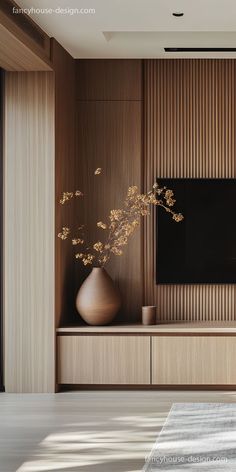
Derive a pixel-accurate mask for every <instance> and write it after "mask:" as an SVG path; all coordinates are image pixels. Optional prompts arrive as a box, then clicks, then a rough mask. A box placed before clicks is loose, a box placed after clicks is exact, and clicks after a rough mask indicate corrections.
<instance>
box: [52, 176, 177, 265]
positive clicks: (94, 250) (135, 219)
mask: <svg viewBox="0 0 236 472" xmlns="http://www.w3.org/2000/svg"><path fill="white" fill-rule="evenodd" d="M101 171H102V169H101V168H100V167H99V168H98V169H96V170H95V172H94V174H95V175H99V174H100V173H101ZM73 196H80V197H81V196H83V193H82V192H81V191H80V190H76V192H75V193H73V192H64V193H63V196H62V199H61V200H60V203H61V204H64V203H65V202H66V201H67V200H70V199H71V198H73ZM175 203H176V200H175V199H174V193H173V191H172V190H170V189H167V188H166V187H160V186H159V184H158V183H157V182H155V183H154V185H153V187H152V190H150V191H149V192H147V193H139V191H138V187H136V186H131V187H129V188H128V192H127V196H126V198H125V201H124V205H123V207H122V208H119V209H112V210H111V211H110V214H109V217H108V219H109V221H108V222H107V223H104V222H102V221H98V222H97V227H98V228H100V229H102V230H103V231H104V235H106V237H105V240H104V241H103V242H102V241H100V240H99V241H97V242H95V243H92V244H89V245H88V246H87V247H85V248H84V249H82V251H81V252H78V253H76V255H75V257H76V259H81V260H82V262H83V264H84V265H85V266H87V265H92V264H94V265H95V266H99V267H103V266H104V265H105V264H106V263H107V262H108V261H109V260H110V257H111V256H112V255H115V256H121V255H122V254H123V246H126V245H127V244H128V240H129V237H130V236H131V235H132V234H133V233H134V231H135V230H136V228H137V227H138V226H139V224H140V218H141V217H145V216H148V215H149V214H150V208H151V206H152V205H154V206H160V207H162V208H163V209H164V210H165V211H166V212H168V213H170V214H171V215H172V219H173V220H174V221H175V222H177V223H179V222H180V221H182V220H183V218H184V217H183V215H182V214H181V213H175V211H174V210H173V207H174V205H175ZM83 228H84V225H80V226H79V228H78V230H79V231H81V230H82V229H83ZM69 233H70V229H69V228H67V227H64V228H62V232H61V233H59V234H58V237H59V238H61V239H62V240H64V239H67V238H68V235H69ZM84 244H85V240H84V237H80V236H79V237H77V238H74V239H72V245H74V246H77V245H82V246H83V245H84Z"/></svg>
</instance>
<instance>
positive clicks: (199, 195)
mask: <svg viewBox="0 0 236 472" xmlns="http://www.w3.org/2000/svg"><path fill="white" fill-rule="evenodd" d="M157 182H158V183H159V184H160V185H161V186H166V187H167V188H170V189H172V190H173V191H174V193H175V199H176V204H175V207H174V208H175V209H176V211H177V212H181V213H183V215H184V220H183V221H182V222H180V223H176V222H175V221H173V220H172V219H171V217H170V214H169V213H166V212H165V211H164V209H162V208H160V207H157V232H156V238H157V239H156V241H157V242H156V244H157V247H156V249H157V251H156V257H157V264H156V282H157V284H235V283H236V179H157Z"/></svg>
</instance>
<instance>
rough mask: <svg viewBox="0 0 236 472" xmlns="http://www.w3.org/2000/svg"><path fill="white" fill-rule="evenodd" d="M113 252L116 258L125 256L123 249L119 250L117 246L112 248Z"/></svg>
mask: <svg viewBox="0 0 236 472" xmlns="http://www.w3.org/2000/svg"><path fill="white" fill-rule="evenodd" d="M111 252H113V254H115V256H122V254H123V252H122V251H121V249H118V248H117V247H116V246H113V247H112V248H111Z"/></svg>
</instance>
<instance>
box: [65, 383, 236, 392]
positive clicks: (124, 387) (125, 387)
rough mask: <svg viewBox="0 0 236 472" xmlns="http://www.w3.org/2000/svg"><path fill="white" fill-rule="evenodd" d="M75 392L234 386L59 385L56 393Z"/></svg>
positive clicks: (218, 388)
mask: <svg viewBox="0 0 236 472" xmlns="http://www.w3.org/2000/svg"><path fill="white" fill-rule="evenodd" d="M75 390H77V391H78V390H80V391H81V390H189V391H192V390H203V391H204V390H215V391H217V390H220V391H224V390H232V391H233V390H235V391H236V385H187V384H186V385H169V384H168V385H91V384H89V385H85V384H83V385H79V384H73V385H71V384H60V385H58V392H68V391H75Z"/></svg>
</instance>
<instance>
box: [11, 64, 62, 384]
mask: <svg viewBox="0 0 236 472" xmlns="http://www.w3.org/2000/svg"><path fill="white" fill-rule="evenodd" d="M54 165H55V160H54V75H53V73H50V72H45V73H42V72H39V73H36V72H31V73H24V72H22V73H14V72H9V73H6V76H5V149H4V182H5V188H4V324H5V330H4V339H5V388H6V391H7V392H31V393H32V392H53V391H54V389H55V345H54V338H55V326H54V277H55V271H54V231H55V229H54V214H55V213H54V183H55V182H54V181H55V169H54Z"/></svg>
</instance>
